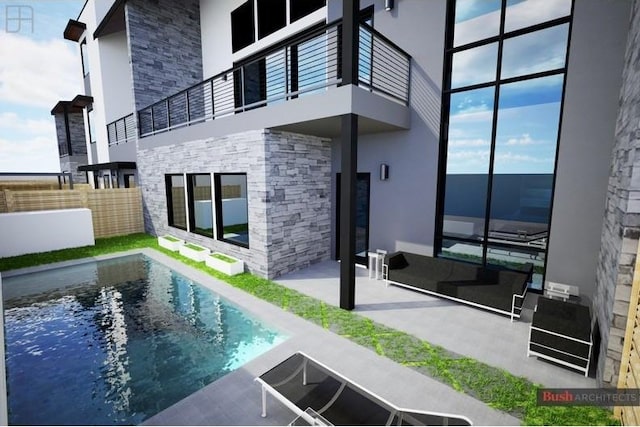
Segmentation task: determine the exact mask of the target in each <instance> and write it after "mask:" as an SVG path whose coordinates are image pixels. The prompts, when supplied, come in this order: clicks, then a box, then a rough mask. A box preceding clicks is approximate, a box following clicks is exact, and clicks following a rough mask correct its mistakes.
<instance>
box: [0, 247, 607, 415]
mask: <svg viewBox="0 0 640 427" xmlns="http://www.w3.org/2000/svg"><path fill="white" fill-rule="evenodd" d="M145 247H147V248H152V249H155V250H157V251H160V252H162V253H164V254H166V255H168V256H170V257H172V258H175V259H178V260H180V261H181V262H183V263H184V264H187V265H189V266H191V267H193V268H196V269H198V270H202V271H204V272H206V273H208V274H210V275H211V276H213V277H215V278H217V279H220V280H223V281H225V282H227V283H229V284H230V285H231V286H234V287H236V288H239V289H242V290H244V291H246V292H248V293H250V294H252V295H254V296H256V297H258V298H261V299H263V300H265V301H268V302H270V303H272V304H274V305H276V306H278V307H280V308H282V309H283V310H287V311H289V312H292V313H294V314H296V315H298V316H300V317H302V318H304V319H307V320H309V321H311V322H314V323H316V324H317V325H319V326H321V327H323V328H325V329H328V330H331V331H333V332H334V333H336V334H338V335H341V336H343V337H345V338H347V339H350V340H351V341H354V342H356V343H358V344H360V345H362V346H364V347H367V348H370V349H371V350H373V351H375V352H376V353H378V354H379V355H381V356H384V357H387V358H389V359H391V360H394V361H396V362H397V363H400V364H401V365H404V366H407V367H410V368H412V369H416V370H418V371H420V372H422V373H424V374H425V375H428V376H430V377H433V378H435V379H437V380H439V381H441V382H443V383H445V384H447V385H449V386H451V387H453V388H454V389H455V390H458V391H459V392H461V393H466V394H468V395H471V396H473V397H475V398H476V399H478V400H480V401H482V402H484V403H486V404H487V405H489V406H490V407H492V408H495V409H498V410H501V411H504V412H507V413H509V414H511V415H514V416H516V417H518V418H520V419H521V420H522V421H523V423H524V424H527V425H617V424H618V421H617V420H615V419H614V418H613V416H612V413H611V411H609V410H607V409H604V408H599V407H591V406H538V405H537V403H536V391H537V388H538V387H541V386H539V385H536V384H534V383H532V382H531V381H529V380H527V379H526V378H523V377H517V376H514V375H512V374H510V373H509V372H507V371H505V370H503V369H499V368H495V367H493V366H489V365H487V364H485V363H482V362H480V361H478V360H475V359H472V358H469V357H464V356H460V355H457V354H454V353H452V352H449V351H447V350H446V349H444V348H442V347H439V346H435V345H432V344H430V343H428V342H426V341H424V340H420V339H418V338H416V337H414V336H412V335H409V334H407V333H405V332H402V331H397V330H395V329H391V328H388V327H386V326H384V325H381V324H379V323H376V322H373V321H372V320H370V319H368V318H366V317H363V316H360V315H358V314H355V313H353V312H351V311H346V310H342V309H340V308H338V307H335V306H332V305H329V304H325V303H324V302H322V301H319V300H317V299H315V298H311V297H309V296H306V295H304V294H301V293H299V292H297V291H294V290H292V289H289V288H286V287H284V286H281V285H278V284H277V283H275V282H272V281H270V280H267V279H263V278H260V277H257V276H253V275H251V274H248V273H243V274H240V275H237V276H227V275H225V274H222V273H219V272H217V271H215V270H213V269H211V268H209V267H207V266H206V265H204V264H203V263H198V262H195V261H191V260H190V259H187V258H185V257H183V256H181V255H180V254H178V253H175V252H171V251H168V250H165V249H163V248H161V247H160V246H159V245H158V243H157V238H156V237H153V236H149V235H146V234H135V235H130V236H123V237H115V238H109V239H97V240H96V245H95V246H88V247H83V248H76V249H65V250H61V251H54V252H47V253H42V254H32V255H23V256H17V257H12V258H2V259H0V271H6V270H12V269H17V268H22V267H30V266H34V265H40V264H47V263H52V262H59V261H66V260H71V259H76V258H86V257H93V256H97V255H104V254H108V253H113V252H119V251H124V250H129V249H136V248H145ZM461 412H464V410H463V408H461Z"/></svg>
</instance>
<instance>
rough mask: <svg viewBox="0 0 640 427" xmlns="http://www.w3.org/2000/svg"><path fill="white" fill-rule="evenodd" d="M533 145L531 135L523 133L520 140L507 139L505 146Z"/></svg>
mask: <svg viewBox="0 0 640 427" xmlns="http://www.w3.org/2000/svg"><path fill="white" fill-rule="evenodd" d="M535 143H536V141H534V140H533V139H532V138H531V135H529V134H528V133H523V134H522V136H520V138H509V139H508V140H507V142H506V143H505V145H532V144H535Z"/></svg>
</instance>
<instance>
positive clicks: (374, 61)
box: [138, 21, 411, 141]
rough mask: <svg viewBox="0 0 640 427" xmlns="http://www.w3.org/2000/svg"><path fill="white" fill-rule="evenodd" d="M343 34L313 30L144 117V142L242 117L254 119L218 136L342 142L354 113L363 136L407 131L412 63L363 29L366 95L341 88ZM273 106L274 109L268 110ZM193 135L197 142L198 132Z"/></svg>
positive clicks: (362, 87)
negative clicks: (276, 134)
mask: <svg viewBox="0 0 640 427" xmlns="http://www.w3.org/2000/svg"><path fill="white" fill-rule="evenodd" d="M341 34H342V24H341V22H340V21H336V22H334V23H332V24H328V25H323V26H321V27H320V28H315V29H312V30H309V31H305V32H304V33H302V34H300V35H299V36H297V37H294V38H292V39H290V40H287V41H286V42H285V43H281V44H279V45H276V46H273V47H271V48H268V49H266V50H264V51H262V52H260V53H259V54H257V55H255V56H254V57H252V58H251V59H250V60H248V61H246V62H244V63H243V64H241V65H239V66H237V67H235V68H232V69H229V70H227V71H225V72H222V73H220V74H218V75H216V76H214V77H212V78H209V79H207V80H205V81H203V82H201V83H199V84H197V85H195V86H192V87H190V88H187V89H185V90H182V91H181V92H178V93H176V94H175V95H172V96H170V97H168V98H166V99H163V100H161V101H159V102H157V103H155V104H153V105H150V106H148V107H146V108H144V109H142V110H140V111H139V112H138V125H139V131H140V137H141V138H145V137H148V136H152V135H157V134H160V133H164V132H168V131H172V130H176V129H179V128H184V127H186V126H191V125H194V124H197V123H202V122H205V121H206V122H211V121H219V119H222V118H228V117H233V116H237V115H239V114H240V113H244V114H247V116H244V115H243V117H242V119H241V120H240V121H237V122H236V123H232V122H231V121H226V125H225V126H220V127H219V129H218V130H219V131H220V132H222V133H224V132H226V133H232V132H234V131H241V130H243V129H242V127H243V126H244V128H245V130H246V129H247V123H251V126H253V128H254V129H255V128H276V129H282V130H290V131H297V132H302V133H310V134H315V135H319V136H334V135H337V134H338V132H339V120H338V117H339V116H340V115H342V114H346V113H355V114H359V115H361V117H362V119H361V122H360V123H361V128H363V129H364V130H365V132H363V133H366V131H367V129H368V130H369V131H371V132H384V131H390V130H398V129H407V128H408V127H409V112H408V111H409V109H408V103H409V89H410V88H409V81H410V74H411V57H410V56H409V55H408V54H407V53H406V52H404V51H403V50H402V49H401V48H399V47H398V46H396V45H395V44H394V43H393V42H391V41H390V40H388V39H387V38H386V37H385V36H383V35H382V34H380V33H379V32H377V31H376V30H374V29H373V28H372V27H371V26H369V25H367V24H364V23H362V24H360V30H359V48H360V56H359V62H358V75H359V84H358V86H359V88H355V89H353V88H350V87H341V82H342V78H341V76H342V64H341V62H342V61H341ZM318 96H320V98H319V97H318ZM265 106H270V108H267V109H262V108H261V107H265ZM267 110H268V111H269V113H266V112H267ZM258 111H263V112H264V113H262V114H260V113H258ZM248 112H251V115H252V117H249V113H248ZM220 122H222V121H220ZM207 128H208V129H209V130H211V129H212V128H211V127H210V126H207ZM188 133H189V134H193V135H190V136H193V137H196V133H194V132H188ZM214 133H217V132H214ZM161 139H162V138H161ZM172 139H175V138H172ZM168 140H169V139H168V138H167V141H168Z"/></svg>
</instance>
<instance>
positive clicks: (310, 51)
mask: <svg viewBox="0 0 640 427" xmlns="http://www.w3.org/2000/svg"><path fill="white" fill-rule="evenodd" d="M327 46H328V42H327V35H326V34H320V35H319V36H317V37H314V38H312V39H311V40H307V41H305V42H302V43H300V44H299V45H298V49H297V61H298V82H297V86H298V90H299V91H300V92H307V93H315V92H318V91H323V90H325V89H326V88H325V82H326V80H327V68H328V59H327V55H328V52H327Z"/></svg>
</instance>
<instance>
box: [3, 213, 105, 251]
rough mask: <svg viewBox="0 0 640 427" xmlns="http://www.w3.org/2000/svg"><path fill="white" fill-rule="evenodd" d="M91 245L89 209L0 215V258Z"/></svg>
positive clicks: (91, 223) (92, 235) (91, 225)
mask: <svg viewBox="0 0 640 427" xmlns="http://www.w3.org/2000/svg"><path fill="white" fill-rule="evenodd" d="M94 244H95V239H94V234H93V221H92V217H91V210H90V209H86V208H79V209H62V210H49V211H32V212H11V213H3V214H0V258H4V257H9V256H15V255H23V254H30V253H38V252H48V251H54V250H58V249H67V248H76V247H80V246H90V245H94Z"/></svg>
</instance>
